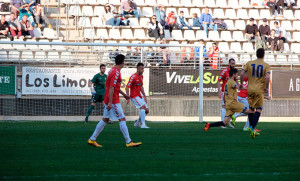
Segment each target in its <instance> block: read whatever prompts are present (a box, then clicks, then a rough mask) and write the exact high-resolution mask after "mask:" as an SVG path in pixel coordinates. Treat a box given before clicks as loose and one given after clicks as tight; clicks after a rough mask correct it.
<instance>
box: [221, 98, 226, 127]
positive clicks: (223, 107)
mask: <svg viewBox="0 0 300 181" xmlns="http://www.w3.org/2000/svg"><path fill="white" fill-rule="evenodd" d="M225 114H226V108H225V101H224V92H223V94H222V109H221V121H222V122H223V121H224V119H225ZM222 128H226V127H225V126H222Z"/></svg>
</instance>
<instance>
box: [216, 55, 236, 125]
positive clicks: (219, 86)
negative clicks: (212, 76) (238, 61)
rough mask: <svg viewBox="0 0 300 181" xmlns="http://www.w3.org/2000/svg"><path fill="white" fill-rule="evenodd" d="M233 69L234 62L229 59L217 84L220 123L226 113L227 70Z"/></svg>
mask: <svg viewBox="0 0 300 181" xmlns="http://www.w3.org/2000/svg"><path fill="white" fill-rule="evenodd" d="M234 67H235V60H234V59H233V58H231V59H229V66H228V67H226V68H225V69H223V70H222V72H221V74H220V76H219V79H218V82H217V84H218V92H219V98H220V99H222V109H221V121H224V119H225V113H226V109H225V102H224V87H225V85H226V83H227V81H228V79H229V70H230V69H233V68H234ZM221 81H222V82H223V83H222V87H221V84H220V83H221ZM222 128H226V127H222Z"/></svg>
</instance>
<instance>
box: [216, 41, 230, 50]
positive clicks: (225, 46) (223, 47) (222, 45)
mask: <svg viewBox="0 0 300 181" xmlns="http://www.w3.org/2000/svg"><path fill="white" fill-rule="evenodd" d="M218 47H219V50H220V51H221V52H230V50H229V46H228V43H227V42H220V43H219V45H218Z"/></svg>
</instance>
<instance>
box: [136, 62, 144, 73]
mask: <svg viewBox="0 0 300 181" xmlns="http://www.w3.org/2000/svg"><path fill="white" fill-rule="evenodd" d="M136 69H137V73H138V74H139V75H142V74H143V73H144V64H143V63H141V62H140V63H138V64H137V65H136Z"/></svg>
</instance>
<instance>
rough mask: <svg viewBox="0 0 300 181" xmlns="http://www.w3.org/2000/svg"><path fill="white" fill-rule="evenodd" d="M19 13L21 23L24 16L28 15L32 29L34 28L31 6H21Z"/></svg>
mask: <svg viewBox="0 0 300 181" xmlns="http://www.w3.org/2000/svg"><path fill="white" fill-rule="evenodd" d="M19 11H20V16H19V21H21V20H22V19H23V16H24V15H26V16H27V19H28V20H29V21H30V23H31V25H32V27H34V20H33V13H32V12H31V11H30V9H29V4H24V5H23V6H21V7H20V9H19Z"/></svg>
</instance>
